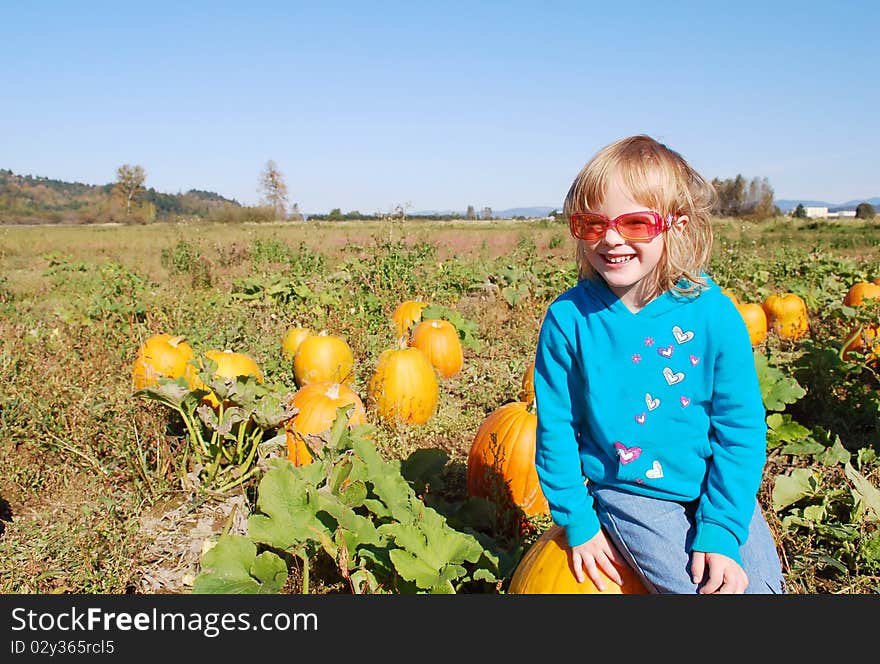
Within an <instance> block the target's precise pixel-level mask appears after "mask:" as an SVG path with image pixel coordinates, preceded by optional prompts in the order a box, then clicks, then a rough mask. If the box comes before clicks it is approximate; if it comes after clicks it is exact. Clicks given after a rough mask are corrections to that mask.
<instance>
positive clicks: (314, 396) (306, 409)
mask: <svg viewBox="0 0 880 664" xmlns="http://www.w3.org/2000/svg"><path fill="white" fill-rule="evenodd" d="M290 402H291V405H292V406H294V407H296V408H297V409H298V411H299V412H298V413H297V414H296V415H294V416H293V417H292V418H291V419H290V420H289V421H288V422H287V424H286V425H285V427H284V428H285V431H286V433H287V458H288V459H290V460H291V461H293V463H294V465H297V466H304V465H306V464H308V463H311V462H312V455H311V452H309V448H308V447H307V446H306V444H305V437H306V436H310V435H313V434H321V433H324V432H325V431H329V429H330V427H332V426H333V423H334V422H335V421H336V411H337V409H338V408H341V407H342V406H350V405H353V406H354V409H353V410H352V411H351V414H350V415H349V416H348V426H349V427H353V426H355V425H357V424H366V422H367V411H366V409H365V408H364V403H363V401H361V398H360V397H359V396H358V394H357V392H355V391H354V390H353V389H352V388H350V387H349V386H348V385H345V384H343V383H335V382H331V381H320V382H314V383H309V384H308V385H305V386H304V387H302V388H300V389H299V390H297V391H296V392H295V393H294V395H293V397H292V398H291V400H290Z"/></svg>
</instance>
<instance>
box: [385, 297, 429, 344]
mask: <svg viewBox="0 0 880 664" xmlns="http://www.w3.org/2000/svg"><path fill="white" fill-rule="evenodd" d="M427 306H428V303H427V302H422V301H421V300H405V301H404V302H401V303H400V304H399V305H397V308H396V309H395V310H394V312H393V313H392V314H391V321H392V322H393V323H394V332H395V333H396V334H397V338H398V339H399V338H400V337H403V336H405V335H406V334H408V333H409V330H410V328H411V327H412V326H413V325H414V324H415V323H419V322H421V320H422V309H424V308H425V307H427Z"/></svg>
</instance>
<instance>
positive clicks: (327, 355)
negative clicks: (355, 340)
mask: <svg viewBox="0 0 880 664" xmlns="http://www.w3.org/2000/svg"><path fill="white" fill-rule="evenodd" d="M293 379H294V381H296V385H297V387H303V386H304V385H308V384H309V383H316V382H322V381H331V382H334V383H345V384H346V385H353V384H354V351H352V349H351V346H349V345H348V342H347V341H346V340H345V339H343V338H342V337H339V336H336V335H333V334H327V333H326V332H321V334H312V335H309V336H307V337H306V338H305V339H303V340H302V342H301V343H300V345H299V347H298V348H297V351H296V354H295V355H294V357H293Z"/></svg>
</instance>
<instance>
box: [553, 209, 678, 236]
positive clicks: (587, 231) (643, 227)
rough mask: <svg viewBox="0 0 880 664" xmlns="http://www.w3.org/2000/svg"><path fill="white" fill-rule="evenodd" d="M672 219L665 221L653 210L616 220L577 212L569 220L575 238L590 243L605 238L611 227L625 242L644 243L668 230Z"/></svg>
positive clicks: (620, 217)
mask: <svg viewBox="0 0 880 664" xmlns="http://www.w3.org/2000/svg"><path fill="white" fill-rule="evenodd" d="M672 219H673V216H672V215H671V214H670V215H667V216H666V218H665V219H664V218H663V217H662V216H660V214H659V213H657V212H654V211H653V210H645V211H643V212H627V213H626V214H622V215H620V216H619V217H615V218H614V219H609V218H608V217H606V216H604V215H601V214H596V213H595V212H575V213H574V214H572V215H571V216H570V217H569V219H568V227H569V230H570V231H571V234H572V235H573V236H574V237H576V238H577V239H579V240H587V241H589V242H595V241H596V240H599V239H601V238H603V237H605V233H607V232H608V228H609V227H611V228H613V229H614V230H615V231H616V232H617V234H618V235H620V237H622V238H623V239H624V240H631V241H634V242H644V241H647V240H652V239H654V238H655V237H657V236H658V235H660V233H662V232H663V231H665V230H668V229H669V227H670V225H671V224H672Z"/></svg>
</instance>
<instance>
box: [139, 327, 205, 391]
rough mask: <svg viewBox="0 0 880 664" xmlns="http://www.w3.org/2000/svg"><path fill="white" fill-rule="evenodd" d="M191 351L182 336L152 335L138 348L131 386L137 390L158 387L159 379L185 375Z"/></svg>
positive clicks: (191, 354) (191, 355)
mask: <svg viewBox="0 0 880 664" xmlns="http://www.w3.org/2000/svg"><path fill="white" fill-rule="evenodd" d="M192 357H193V349H192V346H190V345H189V344H188V343H187V342H186V337H184V336H183V335H178V336H174V335H171V334H164V333H163V334H154V335H153V336H151V337H148V338H147V339H146V340H145V341H144V343H143V344H141V346H140V347H139V348H138V351H137V355H136V356H135V360H134V363H133V364H132V367H131V384H132V387H133V388H134V389H135V391H137V390H142V389H144V388H146V387H154V386H156V385H158V383H159V379H160V378H179V377H181V376H183V375H184V374H185V373H186V369H187V365H188V364H189V361H190V360H191V359H192Z"/></svg>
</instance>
